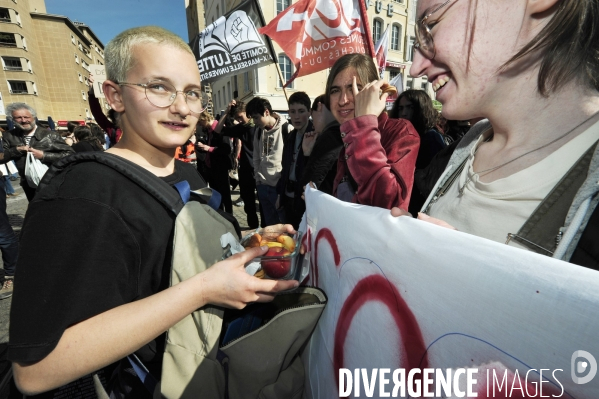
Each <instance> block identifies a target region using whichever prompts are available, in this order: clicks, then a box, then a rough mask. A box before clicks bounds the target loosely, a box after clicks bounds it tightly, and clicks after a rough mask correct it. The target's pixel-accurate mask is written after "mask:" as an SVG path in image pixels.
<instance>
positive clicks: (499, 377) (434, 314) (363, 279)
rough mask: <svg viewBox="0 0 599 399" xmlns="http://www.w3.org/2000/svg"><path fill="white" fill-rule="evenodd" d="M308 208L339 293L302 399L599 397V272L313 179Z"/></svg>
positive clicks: (313, 277) (314, 343) (327, 280)
mask: <svg viewBox="0 0 599 399" xmlns="http://www.w3.org/2000/svg"><path fill="white" fill-rule="evenodd" d="M306 207H307V210H306V214H305V218H304V221H303V222H302V225H301V226H300V230H302V231H306V230H305V229H307V234H306V235H305V236H306V240H305V245H306V246H307V248H308V250H309V252H308V255H307V256H308V257H309V258H310V262H309V263H310V264H309V266H308V267H309V268H310V276H309V281H308V282H307V284H309V285H314V286H317V287H320V288H322V289H323V290H324V291H325V292H326V294H327V296H328V300H329V302H328V305H327V307H326V309H325V311H324V313H323V315H322V317H321V319H320V320H319V323H318V325H317V327H316V329H315V331H314V333H313V335H312V338H311V340H310V342H309V343H308V345H307V347H306V349H305V351H304V353H303V358H302V359H303V361H304V365H305V369H306V387H305V392H304V398H338V397H345V396H348V395H349V396H351V397H389V396H391V397H412V398H415V397H425V396H426V397H477V398H508V397H511V398H527V397H537V398H540V397H559V398H576V399H596V398H599V376H596V374H597V362H596V357H598V356H599V340H598V339H597V330H598V324H599V272H597V271H594V270H591V269H587V268H584V267H580V266H576V265H573V264H569V263H566V262H563V261H559V260H556V259H552V258H549V257H545V256H542V255H539V254H535V253H532V252H528V251H524V250H521V249H518V248H514V247H510V246H507V245H504V244H500V243H496V242H492V241H489V240H486V239H483V238H480V237H476V236H473V235H469V234H466V233H462V232H459V231H453V230H450V229H447V228H442V227H439V226H435V225H432V224H430V223H426V222H423V221H420V220H415V219H412V218H410V217H400V218H394V217H391V216H390V211H389V210H386V209H381V208H375V207H368V206H362V205H356V204H349V203H345V202H341V201H339V200H337V199H335V198H333V197H332V196H329V195H326V194H323V193H321V192H319V191H317V190H313V189H311V188H308V189H307V191H306ZM448 369H449V370H448ZM356 370H358V371H356ZM430 370H432V372H429V371H430ZM450 373H451V374H450ZM381 377H382V378H381ZM447 379H448V381H449V382H448V383H447V384H445V382H447V381H445V380H447ZM402 383H403V385H402ZM425 387H426V389H427V390H428V392H433V394H432V395H424V393H425V392H424V389H425ZM441 387H443V388H444V389H443V390H441V389H440V388H441ZM396 388H397V389H396ZM438 388H439V390H440V391H437V389H438ZM395 389H396V390H395ZM447 389H448V390H449V392H448V391H447ZM394 390H395V391H394ZM468 391H470V394H468ZM535 392H536V393H535ZM418 394H420V395H418Z"/></svg>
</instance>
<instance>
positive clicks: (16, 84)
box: [8, 80, 30, 94]
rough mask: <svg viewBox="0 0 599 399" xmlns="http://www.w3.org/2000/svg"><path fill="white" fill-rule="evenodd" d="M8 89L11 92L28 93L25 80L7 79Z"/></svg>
mask: <svg viewBox="0 0 599 399" xmlns="http://www.w3.org/2000/svg"><path fill="white" fill-rule="evenodd" d="M8 89H9V91H10V93H11V94H30V93H29V89H28V87H27V82H25V81H22V80H9V81H8Z"/></svg>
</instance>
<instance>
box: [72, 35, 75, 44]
mask: <svg viewBox="0 0 599 399" xmlns="http://www.w3.org/2000/svg"><path fill="white" fill-rule="evenodd" d="M71 43H73V44H75V36H73V35H71Z"/></svg>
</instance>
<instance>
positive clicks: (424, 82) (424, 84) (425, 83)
mask: <svg viewBox="0 0 599 399" xmlns="http://www.w3.org/2000/svg"><path fill="white" fill-rule="evenodd" d="M420 88H421V89H422V90H424V91H427V88H428V80H427V79H426V78H422V82H420Z"/></svg>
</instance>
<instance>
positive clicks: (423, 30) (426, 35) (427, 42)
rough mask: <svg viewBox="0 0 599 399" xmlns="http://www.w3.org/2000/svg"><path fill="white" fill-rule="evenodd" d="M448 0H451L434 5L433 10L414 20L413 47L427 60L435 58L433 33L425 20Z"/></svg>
mask: <svg viewBox="0 0 599 399" xmlns="http://www.w3.org/2000/svg"><path fill="white" fill-rule="evenodd" d="M450 1H451V0H447V1H446V2H445V3H443V4H441V5H440V6H439V7H436V8H435V9H434V10H433V11H431V12H430V13H428V14H427V15H426V16H424V17H423V18H422V19H419V20H418V21H416V43H415V44H414V48H415V49H418V50H419V51H420V52H421V53H422V55H423V56H425V57H426V58H428V59H429V60H432V59H433V58H435V42H434V41H433V35H432V34H431V29H430V27H429V25H428V24H427V23H426V20H427V19H428V18H429V17H430V16H431V15H433V14H434V13H436V12H437V11H439V10H440V9H441V8H443V7H445V6H446V5H447V3H449V2H450Z"/></svg>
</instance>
